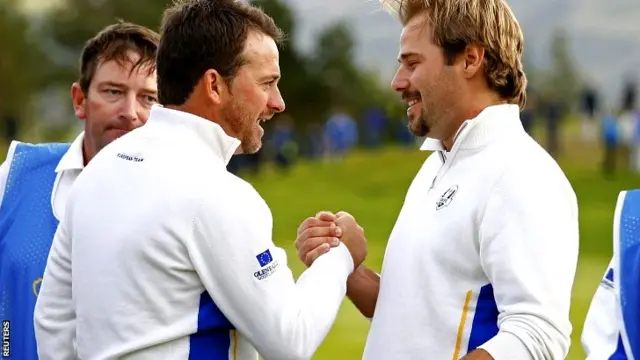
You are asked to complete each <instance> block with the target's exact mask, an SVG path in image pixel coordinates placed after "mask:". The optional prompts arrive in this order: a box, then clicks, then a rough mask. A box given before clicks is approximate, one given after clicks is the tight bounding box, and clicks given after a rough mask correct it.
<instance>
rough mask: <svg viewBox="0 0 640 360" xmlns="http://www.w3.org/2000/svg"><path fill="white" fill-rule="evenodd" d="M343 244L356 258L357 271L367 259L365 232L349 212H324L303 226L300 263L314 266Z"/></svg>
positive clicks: (309, 219) (298, 243)
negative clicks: (316, 261) (319, 259)
mask: <svg viewBox="0 0 640 360" xmlns="http://www.w3.org/2000/svg"><path fill="white" fill-rule="evenodd" d="M340 243H343V244H345V245H346V247H347V249H348V250H349V253H350V254H351V257H352V258H353V264H354V269H355V268H357V267H358V266H359V265H360V264H361V263H362V262H363V261H364V259H365V258H366V256H367V240H366V238H365V236H364V229H362V227H361V226H360V225H358V223H357V222H356V219H355V218H354V217H353V216H352V215H351V214H349V213H347V212H344V211H340V212H338V213H337V214H333V213H331V212H328V211H321V212H319V213H318V214H316V216H314V217H309V218H307V219H306V220H304V221H303V222H302V224H300V227H298V236H297V238H296V242H295V246H296V249H297V250H298V257H299V258H300V260H301V261H302V262H303V263H304V264H305V265H307V266H311V264H313V262H314V261H315V260H316V259H317V258H318V257H319V256H321V255H323V254H326V253H327V252H329V251H330V250H331V248H332V247H337V246H338V245H340Z"/></svg>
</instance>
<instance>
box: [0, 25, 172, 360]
mask: <svg viewBox="0 0 640 360" xmlns="http://www.w3.org/2000/svg"><path fill="white" fill-rule="evenodd" d="M159 41H160V39H159V35H158V34H157V33H156V32H154V31H152V30H149V29H147V28H144V27H142V26H138V25H135V24H130V23H126V22H120V23H117V24H114V25H111V26H108V27H106V28H104V29H102V30H101V31H100V32H99V33H98V34H97V35H96V36H95V37H93V38H92V39H90V40H89V41H87V43H86V44H85V46H84V49H83V51H82V55H81V57H80V71H79V78H78V80H77V82H74V83H73V85H72V86H71V100H72V102H73V107H74V111H75V115H76V117H77V118H78V119H80V120H81V121H83V122H84V131H83V132H82V133H81V134H80V135H78V136H77V137H76V139H75V140H74V141H73V142H72V143H71V144H68V143H44V144H29V143H23V142H18V141H13V142H12V143H11V145H10V147H9V151H8V154H7V158H6V160H5V162H4V163H3V164H2V166H0V203H1V206H0V319H2V320H7V321H9V323H8V326H9V327H10V334H11V340H10V348H9V351H8V352H9V355H7V354H6V353H5V352H3V353H0V358H2V357H4V356H5V355H7V356H6V357H9V356H11V358H15V359H21V360H32V359H37V358H38V357H37V348H36V341H35V336H34V328H33V311H34V306H35V304H36V298H37V296H38V292H39V290H40V285H41V282H42V277H43V274H44V269H45V265H46V262H47V256H48V254H49V250H50V247H51V243H52V240H53V237H54V233H55V231H56V227H57V225H58V222H59V221H60V220H62V219H63V218H64V215H65V208H66V202H67V197H68V194H69V190H70V189H71V186H72V185H73V183H74V182H75V180H76V178H77V177H78V175H79V174H80V172H81V171H82V170H83V168H84V167H85V166H86V165H87V163H89V161H91V159H92V158H93V157H94V156H95V155H96V154H97V153H98V152H99V151H100V150H101V149H102V148H103V147H105V146H106V145H107V144H109V143H110V142H112V141H113V140H115V139H117V138H118V137H120V136H122V135H123V134H125V133H127V132H129V131H131V130H133V129H135V128H137V127H139V126H141V125H142V124H144V123H145V122H146V120H147V117H148V116H149V111H150V109H151V105H152V104H154V103H155V102H156V99H157V94H156V93H157V86H156V76H155V54H156V48H157V46H158V43H159Z"/></svg>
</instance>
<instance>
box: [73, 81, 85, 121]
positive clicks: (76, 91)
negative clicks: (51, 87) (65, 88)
mask: <svg viewBox="0 0 640 360" xmlns="http://www.w3.org/2000/svg"><path fill="white" fill-rule="evenodd" d="M71 101H72V102H73V112H74V113H75V114H76V117H77V118H78V119H80V120H84V119H86V118H87V111H86V104H87V96H86V94H85V93H84V91H83V90H82V87H80V84H78V83H77V82H74V83H73V85H71Z"/></svg>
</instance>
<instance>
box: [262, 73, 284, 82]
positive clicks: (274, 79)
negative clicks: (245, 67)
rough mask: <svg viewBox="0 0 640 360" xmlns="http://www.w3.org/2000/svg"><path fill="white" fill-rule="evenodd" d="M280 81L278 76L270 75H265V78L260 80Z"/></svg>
mask: <svg viewBox="0 0 640 360" xmlns="http://www.w3.org/2000/svg"><path fill="white" fill-rule="evenodd" d="M278 79H280V75H279V74H271V75H267V76H265V77H263V78H262V81H276V80H278Z"/></svg>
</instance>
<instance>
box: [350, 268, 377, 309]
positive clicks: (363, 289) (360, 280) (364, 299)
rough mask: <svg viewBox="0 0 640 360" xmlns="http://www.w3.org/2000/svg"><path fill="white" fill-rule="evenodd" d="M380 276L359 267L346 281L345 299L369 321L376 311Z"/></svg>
mask: <svg viewBox="0 0 640 360" xmlns="http://www.w3.org/2000/svg"><path fill="white" fill-rule="evenodd" d="M379 291H380V276H379V275H378V274H376V273H375V272H374V271H373V270H370V269H367V268H366V267H365V266H364V265H360V266H359V267H358V268H357V269H356V270H355V271H354V272H353V273H352V274H351V275H350V276H349V279H348V280H347V297H348V298H349V300H351V302H352V303H353V304H354V305H355V306H356V308H357V309H358V310H359V311H360V312H361V313H362V315H364V316H365V317H367V318H369V319H371V318H372V317H373V313H374V311H375V309H376V303H377V301H378V292H379Z"/></svg>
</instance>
